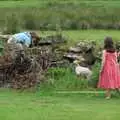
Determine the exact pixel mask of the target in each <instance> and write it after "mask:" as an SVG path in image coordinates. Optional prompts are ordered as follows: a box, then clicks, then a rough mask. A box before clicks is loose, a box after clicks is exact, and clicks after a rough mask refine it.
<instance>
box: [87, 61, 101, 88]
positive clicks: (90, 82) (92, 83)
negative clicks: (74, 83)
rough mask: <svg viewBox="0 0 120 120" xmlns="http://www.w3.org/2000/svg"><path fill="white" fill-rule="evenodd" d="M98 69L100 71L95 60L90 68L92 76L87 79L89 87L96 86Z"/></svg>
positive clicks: (98, 64)
mask: <svg viewBox="0 0 120 120" xmlns="http://www.w3.org/2000/svg"><path fill="white" fill-rule="evenodd" d="M99 71H100V63H99V62H96V63H95V65H94V66H93V68H92V72H93V74H92V77H91V80H90V81H89V86H91V87H95V88H96V87H97V83H98V80H99Z"/></svg>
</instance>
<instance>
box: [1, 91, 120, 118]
mask: <svg viewBox="0 0 120 120" xmlns="http://www.w3.org/2000/svg"><path fill="white" fill-rule="evenodd" d="M119 104H120V101H119V98H116V97H114V98H112V99H111V100H105V99H104V96H103V94H101V95H99V96H95V95H94V94H91V95H90V94H84V95H81V94H42V93H38V92H37V93H27V92H23V93H19V92H15V91H6V90H0V119H1V120H90V119H91V120H119V119H120V107H119Z"/></svg>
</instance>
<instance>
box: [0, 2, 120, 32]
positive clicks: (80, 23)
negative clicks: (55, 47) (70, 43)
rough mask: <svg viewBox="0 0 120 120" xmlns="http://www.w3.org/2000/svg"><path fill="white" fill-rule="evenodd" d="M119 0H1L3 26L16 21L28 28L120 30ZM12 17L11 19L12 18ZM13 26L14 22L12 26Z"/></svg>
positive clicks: (0, 23) (0, 9) (1, 23)
mask: <svg viewBox="0 0 120 120" xmlns="http://www.w3.org/2000/svg"><path fill="white" fill-rule="evenodd" d="M118 11H120V1H117V0H116V1H112V0H111V1H110V0H109V1H98V0H96V1H92V0H85V1H83V0H80V1H79V0H76V1H72V0H62V1H58V0H53V1H52V0H45V1H42V0H40V1H38V0H36V1H30V2H28V1H0V16H1V18H0V27H1V28H2V27H4V26H5V25H6V22H9V24H11V23H13V21H14V19H13V16H11V15H12V14H14V15H15V16H16V18H17V19H18V20H19V24H20V26H21V27H23V28H26V29H38V30H39V29H49V30H53V29H55V27H56V24H59V25H60V26H61V27H62V28H63V29H90V28H96V29H102V28H103V29H120V13H119V12H118ZM9 17H10V18H11V17H12V20H13V21H12V20H9ZM13 27H14V25H13Z"/></svg>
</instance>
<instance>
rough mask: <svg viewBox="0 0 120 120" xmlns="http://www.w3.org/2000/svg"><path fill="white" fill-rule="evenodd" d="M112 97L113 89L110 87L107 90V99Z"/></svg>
mask: <svg viewBox="0 0 120 120" xmlns="http://www.w3.org/2000/svg"><path fill="white" fill-rule="evenodd" d="M110 98H111V91H110V89H107V90H106V99H110Z"/></svg>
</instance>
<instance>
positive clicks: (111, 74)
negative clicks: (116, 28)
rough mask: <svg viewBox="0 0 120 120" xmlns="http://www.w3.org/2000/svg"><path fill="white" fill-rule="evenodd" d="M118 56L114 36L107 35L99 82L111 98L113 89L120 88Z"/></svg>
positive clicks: (108, 97) (107, 97)
mask: <svg viewBox="0 0 120 120" xmlns="http://www.w3.org/2000/svg"><path fill="white" fill-rule="evenodd" d="M117 57H118V54H117V52H116V50H115V48H114V44H113V41H112V38H111V37H106V38H105V40H104V50H103V55H102V65H101V71H100V76H99V83H98V87H99V88H104V89H106V99H110V98H111V92H110V90H111V89H119V88H120V72H119V65H118V62H117Z"/></svg>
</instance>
